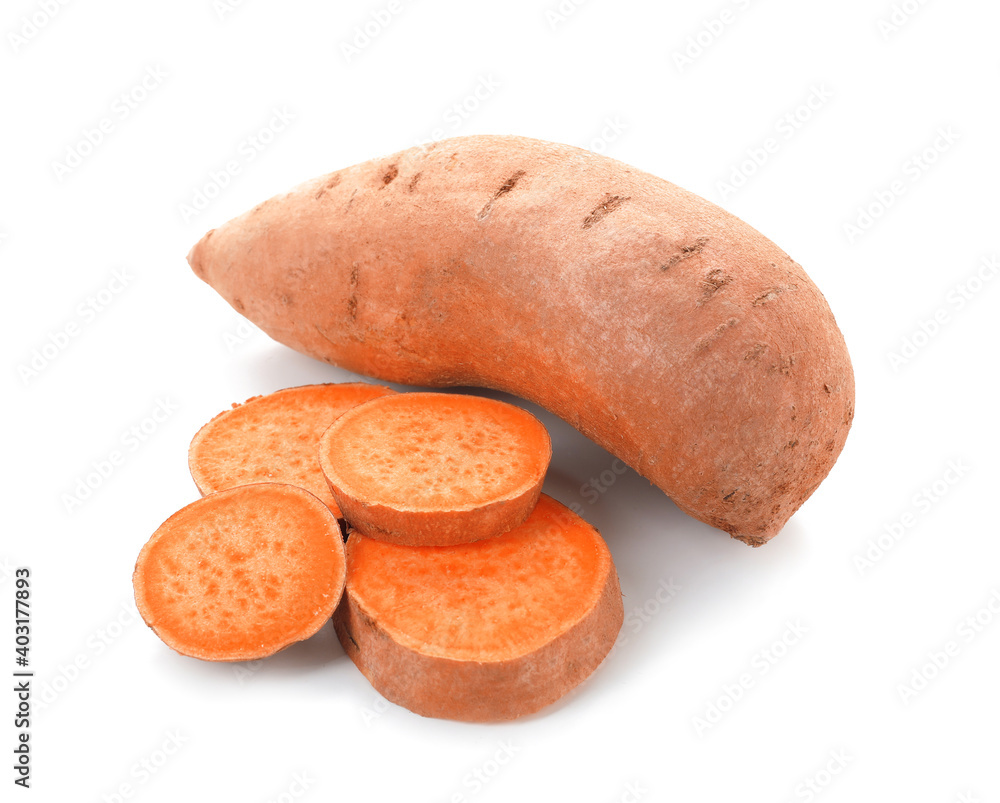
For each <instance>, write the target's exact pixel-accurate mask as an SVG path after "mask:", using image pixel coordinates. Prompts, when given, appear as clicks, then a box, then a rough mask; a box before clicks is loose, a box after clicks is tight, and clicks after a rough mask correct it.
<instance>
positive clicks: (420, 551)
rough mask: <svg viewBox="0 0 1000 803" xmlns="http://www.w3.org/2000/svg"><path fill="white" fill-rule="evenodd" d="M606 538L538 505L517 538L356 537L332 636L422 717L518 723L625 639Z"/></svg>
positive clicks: (546, 503)
mask: <svg viewBox="0 0 1000 803" xmlns="http://www.w3.org/2000/svg"><path fill="white" fill-rule="evenodd" d="M623 616H624V612H623V606H622V596H621V590H620V588H619V585H618V576H617V574H616V572H615V568H614V564H613V563H612V560H611V555H610V553H609V551H608V548H607V546H606V544H605V543H604V540H603V539H602V538H601V536H600V534H599V533H598V532H597V530H595V529H594V528H593V527H591V526H590V525H589V524H587V523H586V522H585V521H583V519H581V518H579V517H578V516H576V515H575V514H574V513H572V512H571V511H569V510H568V509H567V508H565V507H563V506H562V505H561V504H559V503H558V502H556V501H555V500H553V499H552V498H550V497H548V496H546V495H545V494H542V496H541V498H540V499H539V502H538V506H537V507H536V508H535V509H534V511H532V513H531V515H530V516H529V517H528V519H527V520H526V521H525V522H524V523H523V524H521V525H520V526H518V527H515V528H514V529H512V530H510V531H509V532H507V533H505V534H503V535H501V536H499V537H497V538H490V539H486V540H482V541H476V542H474V543H469V544H458V545H454V546H445V547H410V546H401V545H398V544H390V543H386V542H382V541H377V540H374V539H370V538H365V537H364V536H361V535H360V534H358V533H352V534H351V536H350V537H349V538H348V541H347V586H346V590H345V594H344V600H343V602H342V604H341V606H340V607H339V608H338V609H337V612H336V614H335V616H334V625H335V627H336V630H337V634H338V637H339V638H340V641H341V643H342V644H343V645H344V649H345V650H346V652H347V654H348V655H349V656H350V657H351V659H352V660H353V661H354V663H355V664H357V666H358V667H359V668H360V669H361V671H362V672H363V673H364V675H365V676H366V677H367V678H368V680H369V681H370V682H371V683H372V685H373V686H374V687H375V689H376V690H377V691H379V692H380V693H381V694H382V695H384V696H385V697H386V698H387V699H389V700H391V701H393V702H395V703H398V704H399V705H402V706H405V707H406V708H408V709H410V710H411V711H414V712H416V713H418V714H421V715H423V716H430V717H443V718H447V719H457V720H465V721H472V722H486V721H498V720H507V719H513V718H515V717H518V716H521V715H523V714H528V713H531V712H534V711H537V710H538V709H540V708H542V707H544V706H546V705H548V704H550V703H552V702H554V701H555V700H557V699H559V698H560V697H561V696H562V695H564V694H565V693H566V692H568V691H569V690H570V689H572V688H573V687H574V686H576V685H577V684H579V683H580V682H581V681H582V680H584V679H585V678H586V677H587V676H588V675H590V673H591V672H593V671H594V669H595V668H596V667H597V666H598V665H599V664H600V662H601V661H602V660H603V659H604V657H605V656H606V655H607V653H608V652H609V650H610V649H611V647H612V645H613V644H614V641H615V639H616V637H617V635H618V631H619V630H620V629H621V625H622V621H623Z"/></svg>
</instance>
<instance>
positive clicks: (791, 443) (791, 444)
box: [785, 438, 799, 449]
mask: <svg viewBox="0 0 1000 803" xmlns="http://www.w3.org/2000/svg"><path fill="white" fill-rule="evenodd" d="M798 445H799V440H798V438H796V439H795V440H793V441H789V442H788V443H786V444H785V448H786V449H794V448H795V447H796V446H798Z"/></svg>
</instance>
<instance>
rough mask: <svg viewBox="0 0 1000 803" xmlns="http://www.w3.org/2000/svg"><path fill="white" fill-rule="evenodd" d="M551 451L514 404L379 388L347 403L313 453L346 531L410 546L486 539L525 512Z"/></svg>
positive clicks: (533, 421)
mask: <svg viewBox="0 0 1000 803" xmlns="http://www.w3.org/2000/svg"><path fill="white" fill-rule="evenodd" d="M551 456H552V442H551V439H550V438H549V434H548V432H547V431H546V429H545V427H544V426H543V425H542V423H541V422H540V421H539V420H538V419H537V418H535V417H534V416H533V415H531V414H530V413H528V412H527V411H525V410H522V409H521V408H519V407H515V406H514V405H511V404H506V403H504V402H500V401H496V400H494V399H486V398H481V397H479V396H467V395H461V394H450V393H405V394H399V395H394V396H384V397H382V398H379V399H374V400H372V401H370V402H366V403H365V404H361V405H358V406H357V407H355V408H353V409H351V410H349V411H347V412H346V413H344V415H342V416H341V417H340V418H338V419H337V420H336V421H335V422H334V423H333V424H332V425H331V426H330V428H329V429H328V430H327V431H326V433H325V434H324V435H323V438H322V441H321V444H320V450H319V459H320V465H321V467H322V469H323V473H324V474H325V475H326V479H327V482H328V483H329V486H330V490H331V491H332V493H333V496H334V498H335V499H336V500H337V504H338V505H339V507H340V509H341V510H342V511H343V513H344V518H345V519H346V520H347V521H348V523H349V524H350V525H351V527H353V528H354V529H355V530H357V531H359V532H361V533H362V534H364V535H367V536H369V537H371V538H377V539H380V540H383V541H391V542H393V543H398V544H410V545H438V546H440V545H446V544H457V543H466V542H469V541H476V540H478V539H481V538H491V537H494V536H497V535H500V534H501V533H504V532H506V531H507V530H509V529H510V528H511V527H514V526H516V525H518V524H520V523H521V522H522V521H524V520H525V519H526V518H527V517H528V514H529V513H530V512H531V510H532V509H533V508H534V506H535V503H536V502H537V500H538V495H539V494H540V493H541V488H542V482H543V481H544V479H545V472H546V470H547V468H548V465H549V460H550V459H551Z"/></svg>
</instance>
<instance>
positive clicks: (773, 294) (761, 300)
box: [753, 284, 799, 307]
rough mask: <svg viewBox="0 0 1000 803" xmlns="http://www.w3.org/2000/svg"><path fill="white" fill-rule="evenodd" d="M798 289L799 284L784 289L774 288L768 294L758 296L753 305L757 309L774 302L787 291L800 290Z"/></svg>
mask: <svg viewBox="0 0 1000 803" xmlns="http://www.w3.org/2000/svg"><path fill="white" fill-rule="evenodd" d="M798 289H799V286H798V285H797V284H789V285H786V286H784V287H772V288H771V289H770V290H768V291H767V292H766V293H762V294H761V295H759V296H757V298H755V299H754V300H753V305H754V306H755V307H759V306H761V305H762V304H766V303H768V302H769V301H774V299H776V298H777V297H778V296H780V295H781V294H782V293H784V292H786V291H789V290H798Z"/></svg>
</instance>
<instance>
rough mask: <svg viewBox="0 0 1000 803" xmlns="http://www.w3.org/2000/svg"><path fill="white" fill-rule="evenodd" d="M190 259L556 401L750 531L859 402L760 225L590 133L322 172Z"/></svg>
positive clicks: (359, 343)
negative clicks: (641, 165) (606, 149)
mask: <svg viewBox="0 0 1000 803" xmlns="http://www.w3.org/2000/svg"><path fill="white" fill-rule="evenodd" d="M189 261H190V263H191V266H192V267H193V269H194V270H195V272H196V273H197V274H198V275H199V276H201V277H202V278H203V279H204V280H205V281H206V282H208V283H209V284H211V285H212V286H213V287H214V288H215V289H216V290H217V291H218V292H219V293H221V294H222V296H223V297H224V298H225V299H226V300H227V301H229V303H230V304H232V305H233V307H235V308H236V309H237V310H238V311H239V312H241V313H243V314H244V315H245V316H246V317H247V318H249V319H250V320H251V321H253V322H254V323H256V324H257V325H258V326H260V327H261V328H262V329H263V330H264V331H266V332H267V333H268V334H270V335H271V336H272V337H274V338H275V339H276V340H278V341H280V342H282V343H285V344H287V345H289V346H291V347H292V348H295V349H298V350H299V351H302V352H304V353H306V354H310V355H312V356H314V357H317V358H319V359H322V360H326V361H327V362H330V363H333V364H335V365H339V366H343V367H345V368H348V369H350V370H352V371H356V372H359V373H362V374H368V375H370V376H374V377H378V378H380V379H383V380H388V381H393V382H403V383H411V384H418V385H431V386H448V385H479V386H485V387H490V388H496V389H499V390H504V391H508V392H510V393H513V394H515V395H518V396H521V397H523V398H526V399H530V400H531V401H534V402H537V403H538V404H540V405H542V406H543V407H545V408H547V409H548V410H550V411H552V412H554V413H556V414H557V415H559V416H560V417H562V418H563V419H565V420H566V421H568V422H569V423H570V424H572V425H573V426H575V427H576V428H577V429H579V430H580V431H581V432H583V433H584V434H585V435H587V436H588V437H590V438H592V439H593V440H594V441H596V442H597V443H598V444H600V445H601V446H603V447H605V448H606V449H607V450H608V451H610V452H612V453H613V454H615V455H617V456H618V457H620V458H621V459H622V460H624V461H625V462H626V463H628V464H629V465H630V466H632V467H633V468H634V469H635V470H636V471H638V472H639V473H640V474H642V475H644V476H646V477H648V478H649V479H650V480H651V481H652V482H654V483H655V484H656V485H657V486H659V487H660V488H662V489H663V490H664V491H665V492H666V493H667V494H668V495H669V496H670V497H671V498H672V499H673V500H674V502H675V503H676V504H677V505H678V506H679V507H680V508H681V509H682V510H684V511H686V512H687V513H689V514H691V515H692V516H694V517H695V518H698V519H700V520H702V521H705V522H708V523H709V524H711V525H713V526H715V527H718V528H720V529H723V530H725V531H727V532H729V533H730V534H732V535H733V536H734V537H736V538H739V539H742V540H743V541H746V542H747V543H749V544H752V545H755V546H756V545H760V544H762V543H764V542H765V541H767V540H768V539H769V538H771V537H772V536H773V535H775V534H776V533H777V532H778V531H779V530H780V529H781V528H782V526H783V525H784V524H785V522H786V521H787V520H788V518H789V517H790V516H791V515H792V513H794V512H795V510H796V509H797V508H798V507H799V506H800V505H801V504H802V503H803V502H804V501H805V500H806V499H807V498H808V497H809V495H810V494H811V493H812V492H813V491H814V490H815V489H816V487H817V486H818V485H819V483H820V482H821V481H822V480H823V478H824V477H825V476H826V475H827V473H828V472H829V471H830V468H831V467H832V466H833V463H834V461H835V460H836V458H837V456H838V455H839V454H840V451H841V449H842V448H843V445H844V440H845V438H846V437H847V432H848V429H849V428H850V424H851V419H852V417H853V413H854V378H853V373H852V369H851V363H850V358H849V356H848V353H847V348H846V346H845V343H844V338H843V336H842V335H841V333H840V330H839V329H838V328H837V324H836V322H835V321H834V318H833V315H832V313H831V312H830V309H829V307H828V305H827V303H826V300H825V299H824V298H823V296H822V294H821V293H820V292H819V290H818V289H817V288H816V286H815V285H814V284H813V283H812V282H811V281H810V280H809V278H808V277H807V276H806V274H805V272H804V271H803V270H802V268H801V266H799V265H798V264H797V263H796V262H794V261H793V260H792V259H791V257H789V256H788V255H787V254H785V253H784V252H783V251H781V249H779V248H778V247H777V246H775V245H774V244H773V243H772V242H770V241H769V240H768V239H766V238H765V237H763V236H762V235H761V234H760V233H758V232H757V231H756V230H755V229H753V228H751V227H750V226H748V225H747V224H745V223H743V222H742V221H741V220H739V219H737V218H735V217H733V216H732V215H730V214H728V213H727V212H725V211H723V210H722V209H720V208H718V207H716V206H715V205H713V204H711V203H709V202H707V201H705V200H703V199H702V198H699V197H697V196H695V195H692V194H691V193H689V192H686V191H685V190H682V189H680V188H678V187H676V186H674V185H673V184H670V183H668V182H666V181H664V180H662V179H660V178H657V177H655V176H652V175H649V174H648V173H644V172H642V171H640V170H637V169H635V168H632V167H629V166H628V165H625V164H622V163H621V162H618V161H615V160H613V159H608V158H605V157H602V156H597V155H595V154H593V153H590V152H588V151H585V150H581V149H579V148H574V147H570V146H566V145H557V144H553V143H547V142H540V141H537V140H531V139H525V138H521V137H501V136H474V137H462V138H459V139H453V140H445V141H443V142H440V143H437V144H435V145H431V146H429V147H419V148H413V149H410V150H407V151H403V152H402V153H398V154H395V155H393V156H388V157H385V158H383V159H376V160H373V161H370V162H365V163H364V164H360V165H356V166H354V167H349V168H346V169H343V170H339V171H337V172H334V173H330V174H329V175H326V176H323V177H321V178H318V179H315V180H313V181H309V182H306V183H305V184H302V185H300V186H298V187H297V188H295V189H294V190H292V191H291V192H289V193H287V194H285V195H279V196H277V197H275V198H272V199H271V200H269V201H266V202H264V203H262V204H260V205H259V206H257V207H256V208H254V209H252V210H251V211H249V212H247V213H246V214H244V215H242V216H240V217H238V218H236V219H235V220H233V221H231V222H229V223H227V224H226V225H224V226H222V227H221V228H219V229H216V230H213V231H210V232H209V233H208V234H206V235H205V237H204V238H203V239H202V240H201V242H199V243H198V244H197V245H196V246H195V247H194V249H193V250H192V252H191V254H190V255H189Z"/></svg>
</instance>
